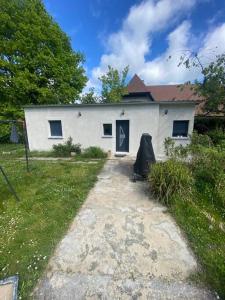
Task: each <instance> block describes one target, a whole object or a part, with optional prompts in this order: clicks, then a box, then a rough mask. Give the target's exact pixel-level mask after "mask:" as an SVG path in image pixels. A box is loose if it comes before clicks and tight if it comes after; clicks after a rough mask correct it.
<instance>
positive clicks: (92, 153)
mask: <svg viewBox="0 0 225 300" xmlns="http://www.w3.org/2000/svg"><path fill="white" fill-rule="evenodd" d="M81 156H82V157H83V158H106V157H107V154H106V153H105V152H104V151H103V150H102V149H101V148H99V147H95V146H92V147H89V148H86V149H85V150H84V152H83V153H82V155H81Z"/></svg>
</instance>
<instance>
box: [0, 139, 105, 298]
mask: <svg viewBox="0 0 225 300" xmlns="http://www.w3.org/2000/svg"><path fill="white" fill-rule="evenodd" d="M11 146H12V145H11ZM5 149H6V148H5V147H4V150H5ZM19 151H20V150H19ZM0 152H2V151H1V145H0ZM3 158H4V156H1V155H0V165H2V166H3V167H4V170H5V172H6V173H7V175H8V176H9V178H10V180H11V182H12V184H13V186H14V188H15V190H16V191H17V193H18V195H19V197H20V199H21V201H20V202H17V203H16V202H15V199H14V198H13V196H12V195H11V193H10V191H9V190H8V187H7V186H6V184H5V181H4V180H3V179H2V177H0V191H1V193H0V232H1V234H0V253H1V255H0V278H5V277H8V276H11V275H12V274H17V273H18V275H19V278H20V279H19V295H18V298H19V297H21V299H29V298H30V293H31V292H32V290H33V288H34V286H35V285H36V284H37V281H38V279H39V278H40V277H41V276H42V273H43V272H44V270H45V269H46V266H47V263H48V260H49V258H50V257H51V255H52V253H53V251H54V249H55V247H56V245H57V244H58V242H59V241H60V240H61V239H62V237H63V236H64V234H65V233H66V231H67V230H68V228H69V225H70V224H71V221H72V220H73V218H74V216H75V215H76V213H77V212H78V210H79V208H80V207H81V205H82V204H83V202H84V200H85V199H86V196H87V194H88V192H89V190H90V189H91V188H92V186H93V185H94V183H95V181H96V179H97V174H98V172H99V171H100V169H101V167H102V165H103V162H102V161H98V162H96V164H77V165H76V167H75V166H74V164H73V163H70V162H54V163H52V162H46V161H45V162H43V161H32V162H31V173H26V172H25V169H26V168H25V162H24V161H18V160H12V159H9V160H5V159H3Z"/></svg>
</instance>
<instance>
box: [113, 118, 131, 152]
mask: <svg viewBox="0 0 225 300" xmlns="http://www.w3.org/2000/svg"><path fill="white" fill-rule="evenodd" d="M120 121H126V122H128V149H127V150H126V151H117V122H120ZM115 137H116V143H115V144H116V145H115V146H116V147H115V148H116V153H129V151H130V119H126V120H123V119H122V120H121V119H117V120H116V121H115Z"/></svg>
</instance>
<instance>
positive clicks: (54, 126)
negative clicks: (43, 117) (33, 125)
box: [49, 121, 62, 137]
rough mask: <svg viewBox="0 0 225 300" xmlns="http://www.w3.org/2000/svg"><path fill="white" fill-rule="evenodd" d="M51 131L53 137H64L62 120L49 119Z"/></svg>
mask: <svg viewBox="0 0 225 300" xmlns="http://www.w3.org/2000/svg"><path fill="white" fill-rule="evenodd" d="M49 125H50V133H51V136H52V137H62V123H61V121H49Z"/></svg>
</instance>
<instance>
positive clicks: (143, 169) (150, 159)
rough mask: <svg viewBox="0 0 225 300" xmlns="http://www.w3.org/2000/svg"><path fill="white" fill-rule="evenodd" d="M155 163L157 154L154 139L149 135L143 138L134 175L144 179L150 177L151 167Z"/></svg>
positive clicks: (144, 134) (144, 135) (143, 135)
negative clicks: (153, 144)
mask: <svg viewBox="0 0 225 300" xmlns="http://www.w3.org/2000/svg"><path fill="white" fill-rule="evenodd" d="M152 163H155V154H154V150H153V147H152V137H151V135H150V134H148V133H143V134H142V136H141V142H140V147H139V149H138V153H137V158H136V161H135V163H134V173H135V174H137V175H140V176H142V177H144V178H146V177H147V176H148V173H149V169H150V165H151V164H152Z"/></svg>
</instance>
